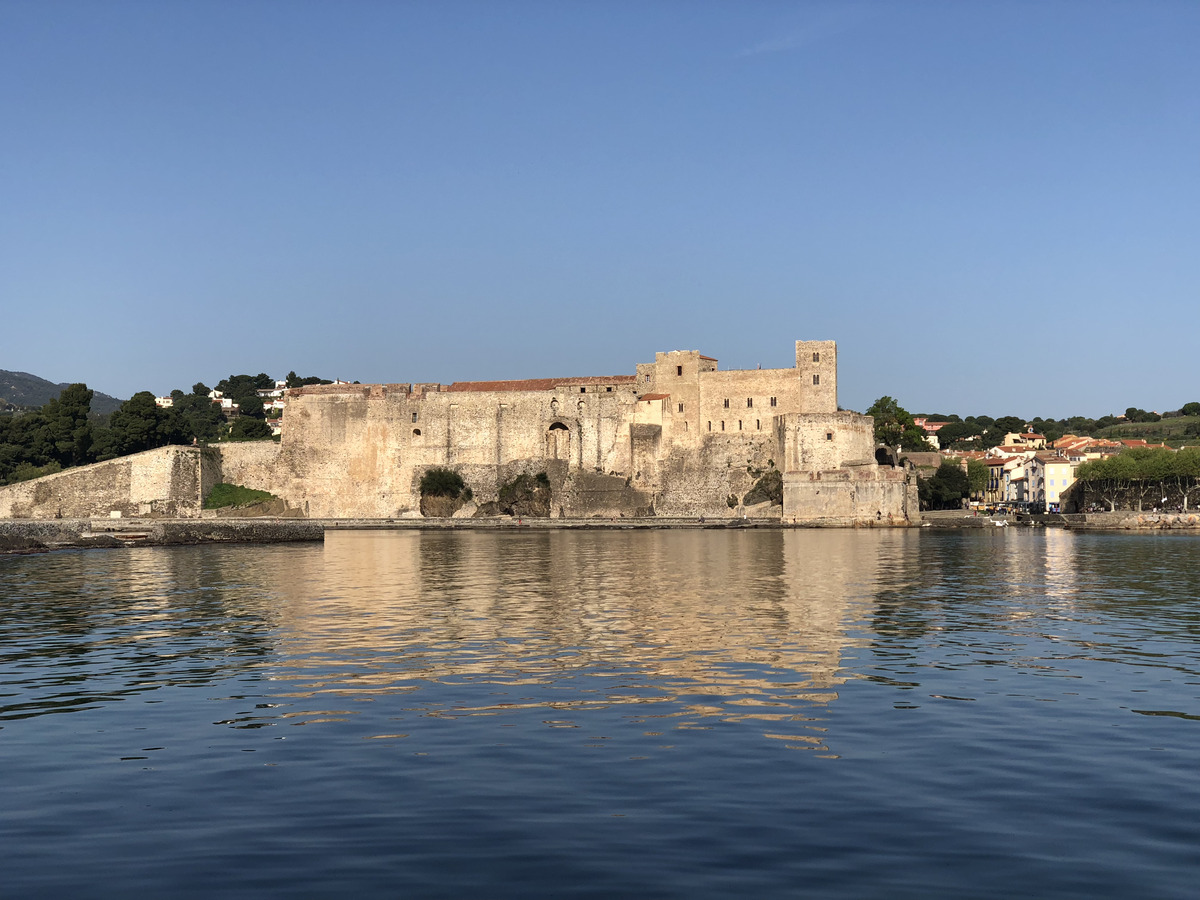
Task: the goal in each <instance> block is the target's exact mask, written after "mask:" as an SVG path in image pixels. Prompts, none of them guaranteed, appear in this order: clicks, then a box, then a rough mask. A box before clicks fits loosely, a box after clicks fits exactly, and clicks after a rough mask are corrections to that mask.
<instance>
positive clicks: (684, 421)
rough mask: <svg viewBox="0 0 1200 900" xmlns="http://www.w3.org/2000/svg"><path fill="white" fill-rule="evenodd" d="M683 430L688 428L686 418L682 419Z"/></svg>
mask: <svg viewBox="0 0 1200 900" xmlns="http://www.w3.org/2000/svg"><path fill="white" fill-rule="evenodd" d="M683 430H684V431H687V430H688V427H687V419H684V420H683Z"/></svg>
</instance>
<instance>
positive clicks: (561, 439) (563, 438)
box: [546, 422, 571, 460]
mask: <svg viewBox="0 0 1200 900" xmlns="http://www.w3.org/2000/svg"><path fill="white" fill-rule="evenodd" d="M546 458H547V459H568V460H569V459H570V458H571V429H569V428H568V427H567V426H566V425H564V424H563V423H562V422H551V423H550V427H549V428H548V429H547V430H546Z"/></svg>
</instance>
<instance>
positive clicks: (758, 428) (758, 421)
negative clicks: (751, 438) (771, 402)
mask: <svg viewBox="0 0 1200 900" xmlns="http://www.w3.org/2000/svg"><path fill="white" fill-rule="evenodd" d="M754 430H755V431H762V419H755V420H754Z"/></svg>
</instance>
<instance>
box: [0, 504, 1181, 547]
mask: <svg viewBox="0 0 1200 900" xmlns="http://www.w3.org/2000/svg"><path fill="white" fill-rule="evenodd" d="M1008 526H1011V527H1018V528H1066V529H1069V530H1077V531H1097V532H1099V531H1105V532H1112V531H1124V532H1160V531H1175V532H1190V533H1200V513H1144V512H1143V513H1138V512H1132V511H1118V512H1111V513H1079V514H1053V515H1024V514H1021V515H1016V516H1010V517H997V516H976V515H974V514H970V513H962V512H959V511H957V510H952V511H938V512H931V513H924V514H922V518H921V520H920V521H918V522H913V523H887V522H883V523H880V524H879V525H876V524H874V523H862V522H859V523H852V522H840V521H830V522H823V523H822V522H798V523H792V522H785V521H781V520H780V519H779V518H769V519H767V518H763V519H734V518H727V519H698V518H678V517H665V516H645V517H638V518H632V517H631V518H603V519H601V518H590V519H562V518H559V519H549V518H524V517H522V518H488V519H464V518H419V519H418V518H412V519H297V518H275V517H244V518H237V517H225V518H219V519H210V518H205V519H192V518H188V519H167V518H159V519H0V555H14V554H27V553H44V552H47V551H50V550H70V549H76V550H78V549H105V548H119V547H172V546H186V545H191V544H234V543H239V544H278V543H299V542H318V541H324V539H325V534H326V533H327V532H328V531H439V530H452V531H472V530H482V531H497V530H511V529H533V530H540V531H561V530H585V531H586V530H603V529H617V530H663V529H692V530H697V529H704V530H727V529H743V528H749V529H760V530H761V529H768V530H783V529H792V528H829V527H849V528H876V527H882V528H912V527H919V528H932V529H935V530H947V529H949V530H957V529H963V528H989V527H1008Z"/></svg>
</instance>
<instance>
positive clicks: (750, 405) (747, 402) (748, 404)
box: [746, 397, 754, 409]
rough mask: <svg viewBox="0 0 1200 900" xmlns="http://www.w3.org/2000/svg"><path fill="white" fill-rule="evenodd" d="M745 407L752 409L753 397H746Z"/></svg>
mask: <svg viewBox="0 0 1200 900" xmlns="http://www.w3.org/2000/svg"><path fill="white" fill-rule="evenodd" d="M746 409H754V398H753V397H747V398H746Z"/></svg>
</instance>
